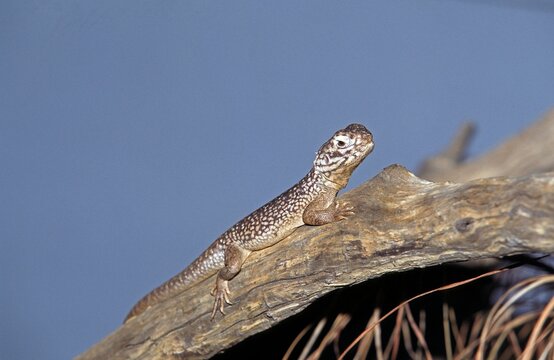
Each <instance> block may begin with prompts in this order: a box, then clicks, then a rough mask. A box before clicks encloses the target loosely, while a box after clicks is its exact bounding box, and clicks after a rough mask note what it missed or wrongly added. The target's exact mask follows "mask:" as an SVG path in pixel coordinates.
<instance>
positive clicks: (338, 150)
mask: <svg viewBox="0 0 554 360" xmlns="http://www.w3.org/2000/svg"><path fill="white" fill-rule="evenodd" d="M373 146H374V144H373V135H372V134H371V132H369V130H367V129H366V127H365V126H363V125H360V124H350V125H348V126H347V127H345V128H344V129H341V130H339V131H337V132H336V133H335V134H334V135H333V136H332V137H331V138H330V139H329V140H328V141H327V142H326V143H325V144H323V145H322V146H321V148H320V149H319V150H318V152H317V153H316V158H315V160H314V171H315V172H317V173H319V174H321V175H322V176H323V177H324V178H325V179H326V180H327V181H328V182H330V184H331V185H333V184H336V186H333V187H338V188H343V187H344V186H346V184H347V183H348V179H349V178H350V175H352V172H353V171H354V170H355V169H356V167H358V165H360V163H361V162H362V161H363V160H364V159H365V158H366V156H367V155H369V154H370V153H371V151H372V150H373Z"/></svg>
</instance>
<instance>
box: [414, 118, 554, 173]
mask: <svg viewBox="0 0 554 360" xmlns="http://www.w3.org/2000/svg"><path fill="white" fill-rule="evenodd" d="M472 135H473V129H472V127H471V124H468V123H467V124H464V125H463V126H462V128H461V129H460V130H459V132H458V134H457V135H456V137H455V138H454V140H453V141H452V143H451V144H450V145H449V146H448V147H447V148H446V150H444V151H443V152H441V153H439V154H438V155H435V156H433V157H430V158H428V159H427V160H425V161H424V162H423V164H422V166H421V168H420V169H419V170H418V174H419V176H421V177H422V178H425V179H428V180H432V181H456V182H462V181H468V180H473V179H479V178H485V177H494V176H522V175H528V174H532V173H539V172H547V171H552V170H554V156H552V154H554V141H553V140H552V139H554V109H553V110H551V111H550V112H548V113H547V114H546V115H545V116H544V117H543V119H542V120H540V121H537V122H536V123H534V124H533V125H532V126H530V127H529V128H528V129H526V130H525V131H523V132H521V133H519V134H517V135H515V136H514V137H512V138H511V139H509V140H508V141H505V142H503V143H502V144H501V145H499V146H497V147H496V148H495V149H493V150H491V151H489V152H488V153H486V154H484V155H481V156H479V157H477V158H476V159H472V160H469V161H467V162H462V157H463V154H464V153H465V150H466V148H467V145H468V143H469V140H470V139H471V137H472Z"/></svg>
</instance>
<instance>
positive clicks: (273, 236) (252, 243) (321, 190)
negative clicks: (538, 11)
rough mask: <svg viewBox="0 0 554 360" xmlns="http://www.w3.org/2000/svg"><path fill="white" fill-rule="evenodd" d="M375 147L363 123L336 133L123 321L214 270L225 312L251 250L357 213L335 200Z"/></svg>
mask: <svg viewBox="0 0 554 360" xmlns="http://www.w3.org/2000/svg"><path fill="white" fill-rule="evenodd" d="M373 146H374V145H373V135H372V134H371V133H370V132H369V131H368V130H367V129H366V128H365V127H364V126H363V125H359V124H351V125H348V126H347V127H346V128H344V129H341V130H339V131H337V132H336V133H335V134H334V135H333V137H331V139H329V140H328V141H327V142H326V143H325V144H323V145H322V146H321V148H320V149H319V150H318V152H317V153H316V158H315V160H314V163H313V167H312V169H311V170H310V172H309V173H308V174H307V175H306V176H305V177H304V178H303V179H302V180H300V181H299V182H298V183H297V184H296V185H294V186H293V187H291V188H290V189H288V190H287V191H285V192H284V193H282V194H281V195H279V196H278V197H276V198H275V199H273V200H272V201H270V202H269V203H267V204H265V205H264V206H262V207H261V208H259V209H258V210H256V211H254V212H253V213H251V214H250V215H248V216H247V217H245V218H244V219H242V220H240V221H239V222H238V223H236V224H235V225H233V226H232V227H231V228H230V229H229V230H227V231H226V232H224V233H223V234H222V235H221V236H220V237H219V238H217V239H216V240H215V241H214V242H213V243H212V244H211V245H210V247H208V249H206V250H205V251H204V252H203V253H202V254H201V255H200V256H199V257H198V258H197V259H196V260H194V261H193V262H192V263H191V264H190V265H189V266H188V267H187V268H186V269H184V270H183V271H181V272H180V273H179V274H177V275H175V276H174V277H172V278H171V279H169V280H168V281H166V282H165V283H163V284H162V285H161V286H159V287H158V288H156V289H154V290H153V291H152V292H150V293H149V294H148V295H146V296H145V297H143V298H142V300H140V301H139V302H138V303H137V304H136V305H135V306H134V307H133V308H132V309H131V311H130V312H129V314H128V315H127V317H126V318H125V322H127V321H128V320H129V319H131V318H133V317H135V316H137V315H138V314H140V313H142V312H143V311H145V310H146V309H147V308H149V307H150V306H152V305H155V304H157V303H159V302H161V301H164V300H166V299H168V298H170V297H173V296H175V295H177V294H179V293H181V292H182V291H184V290H186V289H187V288H189V287H190V286H192V285H193V284H195V283H197V282H199V281H201V280H203V279H206V278H208V277H209V276H211V275H213V274H215V273H216V272H217V278H216V286H215V288H214V290H213V291H212V295H214V296H215V301H214V305H213V309H212V314H211V316H212V319H213V318H214V316H215V314H216V312H217V311H218V310H219V311H220V312H221V313H222V314H224V311H223V308H224V304H225V303H227V304H229V305H231V304H232V303H231V301H230V299H229V295H230V292H229V286H228V284H229V281H230V280H231V279H233V278H234V277H235V276H236V275H237V274H238V273H239V271H240V269H241V267H242V264H243V263H244V261H245V260H246V258H247V257H248V255H249V254H250V253H251V252H252V251H257V250H261V249H264V248H267V247H269V246H272V245H274V244H275V243H277V242H279V241H281V240H282V239H284V238H285V237H287V236H288V235H289V234H290V233H292V232H293V231H294V230H295V229H296V228H298V227H299V226H302V225H304V224H307V225H324V224H328V223H331V222H335V221H340V220H343V219H345V218H346V217H347V216H350V215H352V214H354V212H353V208H352V206H351V205H350V204H348V203H340V202H337V201H336V196H337V193H338V192H339V190H341V189H343V188H344V187H345V186H346V184H347V183H348V180H349V179H350V176H351V175H352V172H353V171H354V170H355V169H356V167H358V165H360V163H361V162H362V161H363V160H364V159H365V157H366V156H367V155H369V153H371V151H372V150H373Z"/></svg>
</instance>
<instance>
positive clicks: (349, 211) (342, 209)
mask: <svg viewBox="0 0 554 360" xmlns="http://www.w3.org/2000/svg"><path fill="white" fill-rule="evenodd" d="M354 214H355V213H354V207H353V206H352V205H351V204H350V203H349V202H343V203H339V202H337V203H335V219H336V221H340V220H344V219H346V218H347V217H349V216H352V215H354Z"/></svg>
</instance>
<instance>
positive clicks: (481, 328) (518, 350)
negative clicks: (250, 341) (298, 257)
mask: <svg viewBox="0 0 554 360" xmlns="http://www.w3.org/2000/svg"><path fill="white" fill-rule="evenodd" d="M508 270H510V268H504V269H500V270H494V271H491V272H487V273H485V274H482V275H479V276H477V277H473V278H471V279H467V280H464V281H459V282H456V283H452V284H449V285H446V286H442V287H439V288H436V289H434V290H431V291H427V292H424V293H421V294H419V295H417V296H414V297H413V298H411V299H409V300H406V301H404V302H402V303H400V304H399V305H398V306H396V307H395V308H394V309H392V310H391V311H389V312H387V313H386V314H385V315H383V316H381V309H379V308H375V309H373V310H370V311H372V315H371V317H370V319H369V321H368V322H367V326H366V328H365V330H363V331H362V332H361V333H359V335H358V336H357V337H356V338H355V339H354V340H352V341H350V343H349V345H348V346H347V347H346V348H344V349H343V350H339V337H340V335H341V332H342V331H343V329H344V328H345V327H346V326H347V325H348V323H349V321H350V316H349V315H346V314H339V315H338V316H337V317H336V318H335V319H334V322H333V324H332V325H331V326H330V327H329V329H328V330H326V333H325V334H323V330H324V329H325V323H326V322H327V320H326V319H322V320H321V321H320V322H319V323H318V325H317V326H316V327H315V328H314V330H313V331H312V332H311V334H310V338H309V340H308V341H307V342H306V343H305V345H304V347H303V349H302V352H301V355H300V357H299V359H309V360H315V359H321V358H330V357H331V356H332V355H329V354H334V356H332V357H334V358H338V359H344V358H353V359H356V360H359V359H366V358H374V359H378V360H388V359H393V360H394V359H404V358H410V359H418V360H419V359H425V360H429V359H433V358H441V359H447V360H461V359H478V360H489V359H490V360H492V359H499V360H507V359H521V360H531V359H539V360H542V359H544V360H547V359H554V298H553V299H550V300H548V299H546V301H543V302H542V303H541V305H540V306H538V307H535V308H534V309H532V310H527V311H525V312H522V311H520V310H521V309H522V307H521V305H522V303H523V302H528V301H533V297H534V294H536V293H537V291H540V290H541V289H544V288H545V287H547V288H550V289H552V288H553V286H554V275H542V276H535V277H532V278H529V279H525V280H523V281H520V282H519V283H517V284H516V285H515V286H513V287H511V288H510V289H508V290H507V291H506V292H505V293H504V294H503V295H502V296H501V297H500V298H499V299H498V300H497V301H496V302H495V303H494V304H493V306H492V307H491V308H490V309H487V310H484V311H481V312H478V313H475V314H474V315H473V316H472V318H471V319H470V320H464V321H461V322H460V321H458V320H457V318H456V309H454V308H452V307H450V306H449V304H447V303H443V305H442V308H441V309H438V310H437V311H440V314H441V315H442V329H440V332H442V334H443V336H442V338H440V339H437V336H434V337H432V338H431V337H427V336H426V332H427V331H428V330H430V329H426V327H427V326H428V324H427V322H426V318H427V317H428V315H429V316H430V315H431V314H427V313H426V312H425V311H424V310H421V311H420V312H419V313H417V314H416V315H417V320H416V317H415V316H414V314H413V313H412V308H411V307H410V305H411V303H412V302H413V301H415V300H416V299H422V300H423V301H425V297H427V296H429V295H431V294H433V293H436V292H441V291H446V290H449V289H452V288H455V287H461V286H464V285H466V284H468V283H470V282H474V281H477V280H479V279H482V278H484V277H489V276H493V275H497V274H499V273H501V272H505V271H508ZM468 296H471V294H468ZM392 315H396V317H395V318H394V319H389V318H390V317H391V316H392ZM385 321H388V322H390V324H388V325H389V328H390V327H392V330H391V331H387V332H386V334H385V333H384V332H383V328H382V325H384V324H385ZM309 330H310V328H309V327H306V328H304V329H303V330H302V332H301V333H300V334H299V335H298V336H297V337H296V339H295V340H294V341H293V343H292V344H291V345H290V347H289V349H288V350H287V353H286V355H285V356H284V359H289V358H290V356H291V354H292V353H293V351H294V350H295V349H296V347H297V346H298V344H300V343H301V340H302V338H304V337H305V336H306V335H308V333H309ZM434 333H436V332H434ZM319 339H320V340H319ZM437 342H440V344H438V345H440V346H439V348H441V349H442V350H441V351H437V350H436V349H437ZM316 344H317V345H316ZM431 344H432V345H434V346H430V345H431ZM331 345H332V348H330V349H331V350H327V351H326V349H327V348H328V347H330V346H331ZM430 348H433V349H435V354H432V352H431V350H430ZM324 353H325V355H323V354H324Z"/></svg>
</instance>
